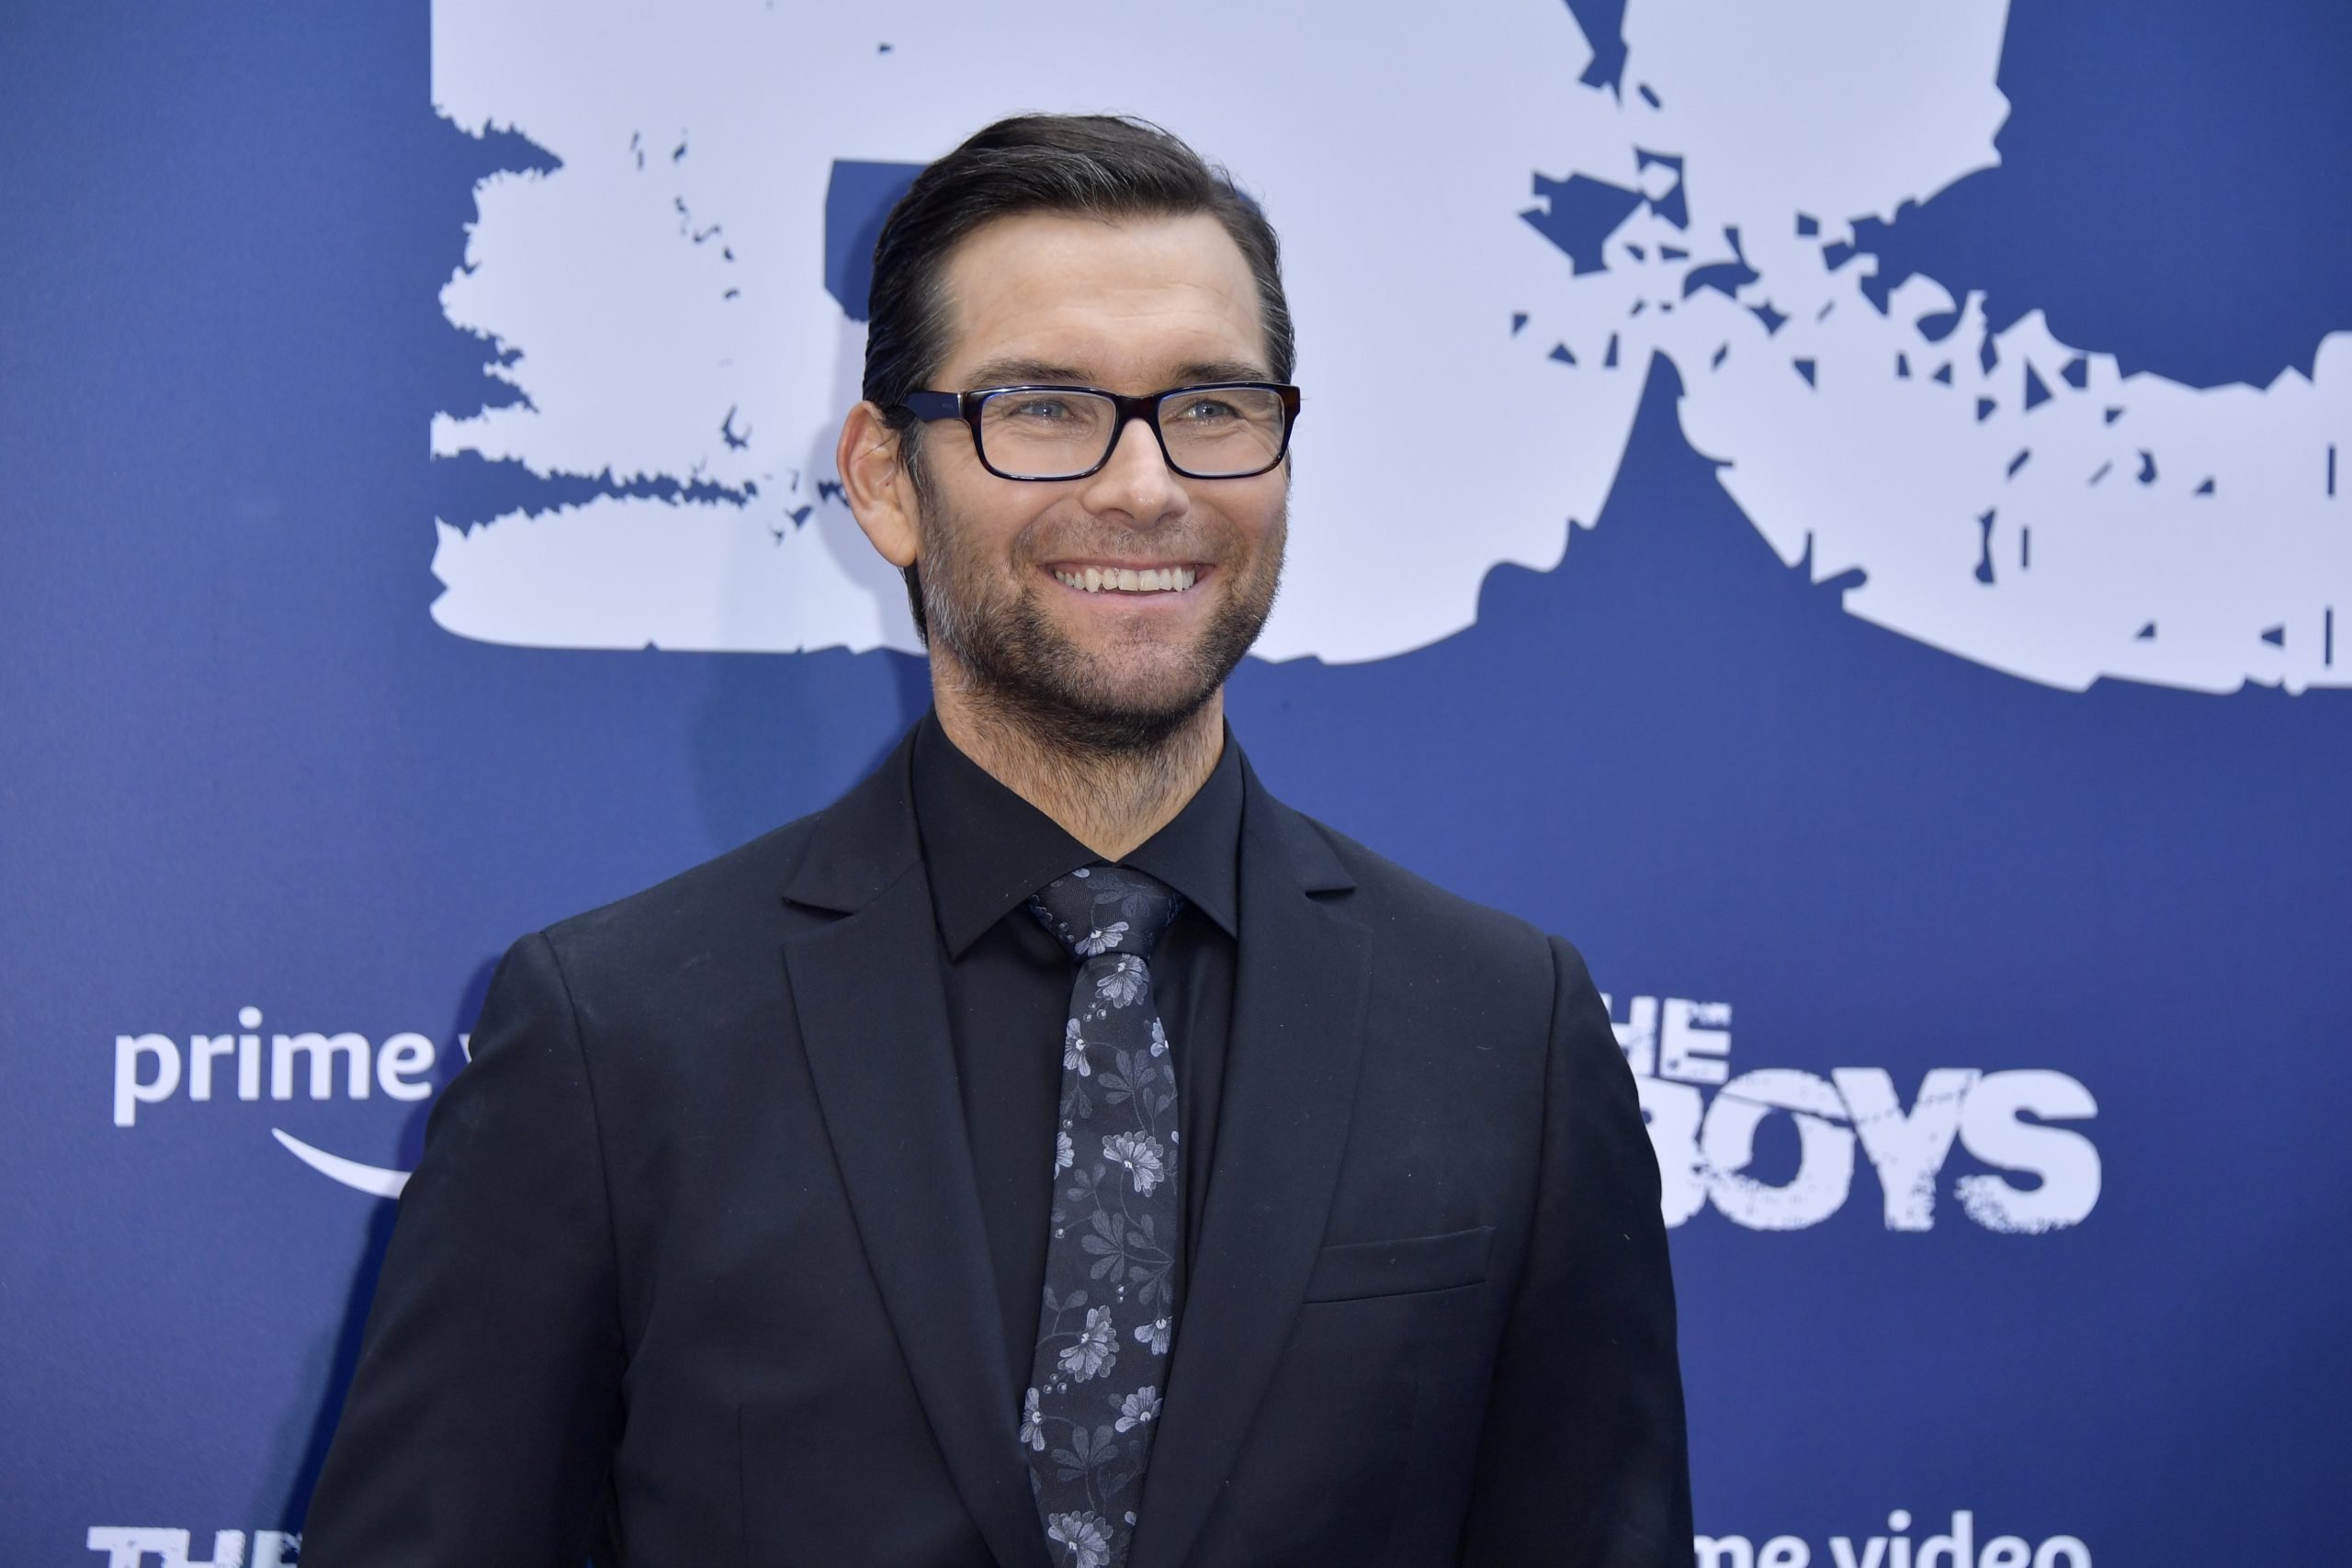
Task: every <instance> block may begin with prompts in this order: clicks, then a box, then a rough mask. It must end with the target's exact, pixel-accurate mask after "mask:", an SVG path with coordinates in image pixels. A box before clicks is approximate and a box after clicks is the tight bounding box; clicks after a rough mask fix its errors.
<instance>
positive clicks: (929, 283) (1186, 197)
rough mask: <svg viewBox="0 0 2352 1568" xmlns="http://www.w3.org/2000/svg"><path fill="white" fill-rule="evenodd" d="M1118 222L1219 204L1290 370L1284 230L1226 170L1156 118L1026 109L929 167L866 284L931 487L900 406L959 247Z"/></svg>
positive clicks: (893, 410) (915, 590) (906, 443)
mask: <svg viewBox="0 0 2352 1568" xmlns="http://www.w3.org/2000/svg"><path fill="white" fill-rule="evenodd" d="M1029 212H1047V213H1061V214H1068V215H1072V216H1077V217H1085V218H1095V219H1102V220H1106V221H1108V220H1121V219H1130V218H1181V217H1187V216H1190V215H1192V214H1193V213H1206V214H1208V215H1209V216H1210V217H1212V218H1215V219H1216V220H1217V222H1218V223H1219V224H1221V225H1222V226H1223V227H1224V229H1225V231H1226V232H1227V234H1229V235H1231V236H1232V237H1233V243H1235V244H1237V245H1238V246H1239V247H1240V248H1241V254H1242V256H1243V258H1244V259H1245V260H1246V261H1248V263H1249V264H1250V275H1251V276H1252V277H1254V278H1255V279H1256V281H1257V285H1258V312H1259V317H1260V320H1261V324H1262V325H1263V327H1264V329H1265V336H1266V354H1267V357H1268V360H1269V361H1270V364H1269V368H1270V369H1271V370H1272V372H1273V378H1274V379H1275V380H1277V381H1287V380H1289V379H1290V378H1291V370H1292V367H1293V365H1294V363H1295V359H1296V355H1297V350H1296V342H1295V334H1294V333H1293V332H1292V328H1291V319H1290V304H1289V301H1288V300H1287V299H1284V298H1283V280H1282V257H1281V246H1280V244H1279V243H1278V242H1277V241H1276V240H1275V238H1274V231H1273V226H1272V224H1270V223H1268V222H1267V221H1266V220H1265V216H1264V215H1263V214H1262V213H1261V212H1260V211H1259V210H1258V208H1257V206H1256V204H1255V203H1253V202H1251V201H1250V198H1249V197H1245V196H1243V195H1242V194H1241V193H1240V191H1239V190H1238V188H1237V187H1236V186H1235V185H1234V183H1233V180H1232V177H1231V176H1230V175H1227V173H1226V172H1225V170H1224V169H1222V168H1220V167H1218V166H1217V165H1216V164H1211V163H1209V162H1208V161H1207V160H1205V159H1204V158H1203V157H1202V156H1201V155H1200V154H1199V153H1197V152H1193V150H1192V148H1190V147H1188V146H1186V145H1185V144H1184V143H1183V142H1182V141H1180V140H1178V139H1177V138H1176V137H1174V136H1172V135H1170V134H1169V133H1168V132H1167V131H1165V130H1161V129H1160V128H1159V127H1158V126H1156V125H1153V124H1151V123H1150V122H1148V121H1147V120H1141V119H1135V118H1128V117H1125V116H1116V115H1020V116H1016V117H1014V118H1011V119H1001V120H999V121H997V122H996V123H995V124H994V125H991V126H989V127H988V128H987V129H985V130H980V131H978V132H977V133H975V134H974V135H973V136H971V137H970V138H969V139H968V140H967V141H965V142H964V144H963V145H962V146H960V147H958V148H956V150H955V151H954V152H950V153H948V154H947V155H946V156H945V157H944V158H942V159H940V160H939V161H938V162H937V163H935V164H932V165H931V166H930V167H929V168H926V169H925V170H923V172H922V174H921V175H917V176H916V177H915V182H914V184H913V185H912V186H910V187H909V188H908V191H907V194H906V195H904V196H903V197H899V203H898V205H897V206H895V207H893V208H892V209H890V216H889V217H888V219H887V220H885V221H884V222H883V225H882V233H881V237H880V238H879V239H877V240H876V242H875V245H874V277H873V283H872V286H871V288H870V289H869V291H868V294H867V324H866V333H865V386H864V393H865V399H866V400H867V401H869V402H871V403H873V404H875V405H876V407H877V408H879V409H880V410H881V411H882V417H883V419H884V420H885V421H886V422H887V423H888V424H889V426H890V428H891V429H893V430H895V431H897V432H899V449H900V451H901V453H902V455H903V460H904V461H905V462H906V463H907V465H908V468H909V471H910V474H911V475H912V476H913V478H914V480H915V485H916V488H917V490H918V491H922V488H923V474H922V454H921V450H920V439H921V431H922V425H921V423H919V422H918V421H917V420H916V419H915V417H914V415H913V414H911V413H910V412H907V410H906V409H905V408H904V407H902V406H901V400H903V399H904V398H905V396H906V395H907V394H908V393H909V392H911V391H916V390H919V389H922V388H923V387H925V386H926V385H927V383H928V382H929V379H930V378H931V377H932V376H933V375H934V374H936V373H937V371H938V369H939V365H940V361H941V360H942V359H944V358H945V357H946V354H947V335H948V332H949V330H950V325H951V320H950V317H951V312H950V310H949V306H948V300H947V295H946V288H945V273H946V268H947V259H948V257H949V255H950V254H953V252H954V251H955V248H956V244H957V243H959V242H961V241H962V240H963V239H965V238H966V237H967V235H969V234H970V233H971V232H972V231H974V230H976V229H978V228H979V227H980V226H981V225H982V224H985V223H989V222H992V221H994V220H997V219H1000V218H1012V217H1015V216H1018V215H1020V214H1023V213H1029ZM906 579H907V598H908V602H909V604H910V606H911V607H912V609H913V611H914V618H915V630H916V632H917V633H918V634H920V635H922V636H923V637H925V638H928V637H929V635H930V628H929V626H928V624H927V621H926V617H925V616H924V614H923V606H922V579H921V577H920V575H919V572H918V570H917V569H916V568H915V567H912V566H910V567H909V568H907V570H906Z"/></svg>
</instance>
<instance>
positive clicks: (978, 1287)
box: [785, 747, 1048, 1568]
mask: <svg viewBox="0 0 2352 1568" xmlns="http://www.w3.org/2000/svg"><path fill="white" fill-rule="evenodd" d="M908 755H909V753H908V750H907V749H906V748H904V747H901V748H900V750H899V752H898V753H897V754H896V755H894V756H893V757H892V758H891V760H890V761H888V762H886V763H885V764H884V765H883V767H882V768H881V769H880V770H879V771H878V772H877V773H876V774H875V775H874V777H873V778H871V779H869V780H867V781H866V783H865V784H861V785H860V786H859V787H858V788H857V789H855V790H854V791H852V792H851V794H850V795H847V796H844V797H843V799H842V802H841V803H840V804H839V805H837V806H836V807H833V809H832V810H831V811H830V812H828V813H827V815H826V818H825V821H824V823H823V825H822V826H821V827H820V828H819V829H818V830H817V834H816V837H815V838H814V839H813V840H812V841H811V843H810V846H809V853H808V855H807V856H806V857H805V859H804V860H803V862H802V864H801V867H800V869H799V870H798V872H797V874H795V876H794V878H793V881H792V886H791V887H790V888H789V890H788V891H787V893H786V897H787V898H789V899H790V900H791V901H792V902H794V903H797V904H801V905H805V906H809V907H810V908H817V909H821V910H830V911H833V912H836V913H838V914H839V915H840V917H841V918H839V919H831V920H828V921H826V922H824V923H822V924H820V925H817V926H815V927H814V928H813V929H811V930H809V931H804V932H802V933H800V934H799V935H797V936H795V937H794V938H792V939H791V940H789V941H788V942H786V945H785V963H786V968H787V969H788V971H789V973H790V976H791V982H792V995H793V999H794V1005H795V1008H796V1010H797V1015H798V1020H799V1024H800V1033H801V1039H802V1042H803V1043H804V1045H805V1048H806V1050H807V1053H808V1058H809V1071H810V1076H811V1077H812V1078H813V1080H814V1082H815V1084H816V1088H817V1096H818V1100H819V1101H820V1106H821V1108H822V1111H823V1114H824V1118H825V1126H826V1130H827V1132H828V1134H830V1136H831V1140H832V1145H833V1151H834V1155H835V1157H836V1158H837V1159H838V1160H839V1162H840V1166H841V1171H842V1180H843V1182H844V1184H845V1185H846V1187H847V1189H848V1191H849V1200H850V1207H851V1210H852V1211H853V1213H854V1214H855V1216H856V1220H857V1227H858V1234H859V1236H860V1238H861V1239H862V1240H863V1241H864V1243H865V1251H866V1256H867V1258H868V1261H869V1262H870V1263H871V1265H872V1267H873V1270H874V1278H875V1280H876V1284H877V1285H878V1286H879V1288H880V1290H881V1292H882V1299H883V1303H884V1305H885V1307H886V1309H887V1311H888V1314H889V1316H890V1323H891V1326H892V1328H893V1329H894V1330H895V1332H896V1333H897V1336H898V1338H899V1345H900V1347H901V1348H902V1349H903V1350H904V1351H905V1353H906V1358H907V1364H908V1367H909V1369H910V1371H911V1372H912V1373H913V1376H914V1382H915V1388H916V1392H917V1393H918V1394H919V1396H920V1397H921V1399H922V1406H923V1411H924V1414H925V1415H926V1416H928V1417H929V1418H930V1422H931V1427H932V1430H933V1435H934V1436H935V1437H936V1438H937V1439H938V1442H939V1448H940V1451H941V1453H942V1454H943V1455H944V1457H945V1460H946V1462H947V1468H948V1471H949V1473H950V1474H951V1475H952V1476H953V1477H954V1479H955V1483H956V1491H957V1493H958V1494H959V1495H961V1496H962V1498H963V1501H964V1506H965V1507H966V1508H967V1510H969V1512H970V1513H971V1516H972V1519H973V1521H974V1523H975V1524H976V1525H977V1526H978V1529H979V1532H980V1535H981V1537H982V1538H983V1539H984V1540H987V1542H988V1544H989V1550H990V1551H992V1552H993V1553H994V1554H995V1557H996V1560H997V1562H999V1563H1000V1564H1001V1568H1045V1565H1046V1562H1047V1561H1048V1560H1047V1557H1046V1543H1045V1537H1044V1533H1043V1531H1042V1529H1040V1527H1039V1525H1038V1520H1037V1513H1036V1509H1035V1506H1034V1505H1033V1504H1032V1502H1031V1500H1030V1495H1029V1485H1028V1478H1027V1475H1026V1474H1025V1472H1023V1468H1022V1464H1021V1461H1020V1450H1019V1447H1018V1445H1017V1444H1016V1443H1015V1441H1014V1438H1013V1430H1014V1427H1015V1424H1016V1422H1017V1420H1018V1418H1019V1412H1020V1396H1019V1393H1017V1391H1015V1390H1014V1389H1013V1388H1012V1386H1011V1384H1010V1383H1009V1382H1007V1380H1006V1373H1005V1365H1006V1355H1005V1346H1004V1342H1003V1340H1004V1328H1003V1322H1002V1318H1001V1314H1000V1313H999V1311H998V1307H997V1297H996V1281H995V1277H994V1275H993V1273H992V1271H991V1265H990V1263H989V1256H988V1247H987V1240H986V1235H985V1233H984V1231H983V1230H982V1228H981V1219H980V1207H979V1200H978V1195H977V1193H976V1190H975V1187H974V1183H973V1179H972V1159H971V1152H970V1145H969V1141H968V1140H967V1136H966V1132H965V1127H964V1108H963V1104H962V1100H961V1098H960V1096H959V1094H958V1091H957V1088H956V1066H955V1055H954V1052H953V1050H952V1047H951V1044H950V1041H949V1037H948V1022H947V1001H946V992H945V987H944V982H943V980H942V978H941V976H940V972H939V962H938V958H937V953H938V938H937V935H936V928H935V925H934V921H933V913H932V903H931V889H930V884H929V882H928V880H927V879H926V878H925V876H924V874H923V871H922V861H921V855H920V843H919V840H918V839H917V837H916V832H915V825H914V816H913V810H912V806H911V801H910V795H909V770H908V765H907V764H908Z"/></svg>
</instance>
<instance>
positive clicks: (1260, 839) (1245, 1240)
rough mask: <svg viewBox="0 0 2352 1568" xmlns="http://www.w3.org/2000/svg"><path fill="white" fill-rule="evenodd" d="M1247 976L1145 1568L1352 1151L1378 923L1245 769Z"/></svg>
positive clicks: (1156, 1456)
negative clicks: (1357, 906) (1362, 916)
mask: <svg viewBox="0 0 2352 1568" xmlns="http://www.w3.org/2000/svg"><path fill="white" fill-rule="evenodd" d="M1244 777H1245V779H1246V783H1247V790H1248V794H1247V795H1246V797H1245V800H1246V804H1245V805H1244V807H1243V819H1242V820H1243V827H1242V846H1243V847H1242V856H1241V911H1240V922H1241V931H1240V938H1239V941H1238V944H1237V956H1238V964H1239V969H1238V976H1237V977H1236V982H1235V987H1234V998H1233V1026H1232V1032H1231V1035H1230V1037H1229V1042H1228V1044H1227V1065H1226V1085H1225V1094H1224V1100H1223V1103H1222V1104H1221V1105H1220V1107H1219V1109H1218V1124H1217V1144H1216V1168H1215V1170H1214V1172H1213V1174H1212V1180H1211V1184H1210V1189H1209V1195H1208V1205H1207V1209H1206V1212H1205V1213H1204V1215H1203V1218H1202V1222H1201V1235H1200V1243H1199V1260H1198V1266H1197V1268H1196V1269H1195V1270H1194V1273H1193V1278H1192V1280H1190V1281H1189V1283H1188V1284H1187V1285H1186V1287H1185V1295H1184V1302H1183V1304H1182V1309H1181V1312H1182V1315H1181V1317H1180V1318H1179V1320H1178V1323H1177V1327H1176V1344H1175V1347H1174V1349H1173V1352H1172V1354H1173V1356H1174V1358H1175V1359H1174V1360H1173V1362H1172V1363H1171V1364H1170V1368H1169V1379H1168V1389H1167V1393H1166V1394H1165V1396H1164V1399H1165V1404H1166V1408H1165V1411H1164V1413H1163V1415H1162V1416H1161V1418H1160V1429H1159V1433H1158V1435H1157V1436H1155V1437H1154V1438H1153V1439H1152V1450H1151V1463H1150V1468H1149V1470H1148V1472H1147V1474H1146V1476H1145V1480H1144V1495H1143V1503H1142V1506H1141V1508H1140V1509H1139V1510H1138V1514H1139V1520H1138V1523H1137V1525H1136V1540H1135V1548H1134V1554H1133V1557H1132V1559H1131V1562H1132V1568H1176V1565H1177V1564H1179V1563H1181V1562H1183V1561H1184V1558H1185V1555H1186V1554H1187V1553H1188V1552H1189V1551H1191V1550H1192V1546H1193V1541H1194V1540H1196V1539H1197V1538H1198V1536H1199V1535H1200V1531H1201V1527H1202V1525H1203V1523H1204V1521H1205V1520H1206V1519H1207V1517H1208V1513H1209V1510H1210V1508H1211V1506H1213V1505H1214V1504H1215V1502H1216V1496H1217V1494H1218V1492H1219V1490H1220V1489H1221V1488H1222V1487H1223V1485H1224V1483H1225V1481H1226V1479H1227V1476H1228V1475H1229V1474H1230V1473H1231V1472H1232V1468H1233V1464H1234V1461H1235V1458H1236V1456H1237V1455H1238V1451H1239V1450H1240V1447H1241V1443H1242V1439H1243V1438H1244V1437H1245V1436H1246V1435H1247V1433H1248V1431H1249V1429H1250V1420H1251V1418H1252V1416H1254V1415H1255V1413H1256V1411H1257V1407H1258V1404H1259V1401H1260V1400H1261V1397H1262V1396H1263V1395H1264V1393H1265V1391H1266V1385H1267V1382H1268V1381H1269V1380H1270V1379H1271V1378H1272V1375H1273V1369H1274V1363H1275V1361H1276V1360H1277V1359H1279V1357H1280V1355H1281V1353H1282V1348H1283V1343H1284V1341H1285V1340H1287V1339H1288V1337H1289V1335H1290V1327H1291V1322H1292V1319H1293V1318H1294V1317H1295V1316H1296V1314H1297V1312H1298V1308H1299V1303H1301V1302H1302V1301H1303V1300H1304V1299H1305V1296H1306V1280H1307V1276H1308V1274H1309V1273H1310V1272H1311V1271H1312V1270H1313V1269H1314V1265H1315V1257H1316V1253H1317V1250H1318V1249H1319V1248H1320V1247H1321V1245H1322V1239H1323V1230H1324V1224H1325V1221H1326V1219H1327V1218H1328V1216H1329V1212H1330V1205H1331V1194H1332V1191H1333V1189H1334V1188H1335V1186H1336V1185H1337V1182H1338V1179H1339V1172H1340V1157H1341V1156H1342V1155H1343V1154H1344V1152H1345V1150H1346V1146H1347V1131H1348V1115H1349V1111H1350V1109H1351V1104H1352V1102H1353V1100H1354V1095H1355V1080H1356V1062H1357V1058H1358V1055H1359V1053H1360V1050H1361V1047H1362V1045H1363V1009H1364V998H1365V996H1366V992H1367V986H1366V982H1367V980H1368V978H1369V968H1368V965H1369V959H1370V954H1371V940H1372V939H1371V933H1370V932H1369V931H1366V930H1365V929H1364V927H1363V924H1362V923H1361V922H1360V921H1358V920H1356V919H1354V918H1353V917H1352V916H1351V914H1349V913H1348V912H1347V904H1348V900H1347V899H1346V898H1345V897H1335V895H1340V894H1343V893H1344V892H1345V891H1346V890H1348V889H1351V888H1352V887H1353V886H1355V883H1354V879H1353V878H1352V877H1351V876H1349V875H1348V874H1347V872H1346V869H1345V868H1344V867H1343V866H1341V865H1340V861H1339V858H1338V856H1337V855H1335V854H1334V853H1333V852H1332V851H1331V847H1330V845H1329V843H1328V842H1326V841H1325V840H1324V839H1323V838H1322V836H1321V835H1320V834H1319V833H1318V832H1317V830H1316V829H1314V828H1313V827H1312V826H1311V825H1310V824H1309V823H1308V822H1307V821H1306V819H1305V818H1302V817H1300V816H1299V815H1298V814H1297V813H1295V812H1294V811H1292V810H1291V809H1290V808H1289V807H1285V806H1283V805H1282V804H1281V803H1280V802H1279V801H1276V800H1275V799H1274V798H1273V797H1272V795H1268V794H1267V793H1266V791H1265V788H1264V786H1262V785H1261V784H1259V782H1258V779H1257V775H1256V774H1255V773H1253V772H1250V771H1249V770H1248V768H1247V764H1246V763H1245V765H1244Z"/></svg>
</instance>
